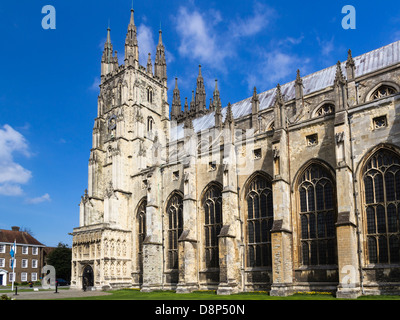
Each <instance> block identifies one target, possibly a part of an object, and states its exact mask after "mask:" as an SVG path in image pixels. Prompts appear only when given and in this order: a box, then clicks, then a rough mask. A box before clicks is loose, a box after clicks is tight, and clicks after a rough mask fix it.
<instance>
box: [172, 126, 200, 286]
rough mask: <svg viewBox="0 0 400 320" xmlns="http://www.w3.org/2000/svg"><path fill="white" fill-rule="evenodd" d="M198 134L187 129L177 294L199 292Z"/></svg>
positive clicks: (189, 128)
mask: <svg viewBox="0 0 400 320" xmlns="http://www.w3.org/2000/svg"><path fill="white" fill-rule="evenodd" d="M196 140H197V139H196V134H195V133H194V131H193V128H191V127H190V126H189V127H188V128H185V149H186V156H185V159H183V178H184V196H183V229H184V231H183V232H182V234H181V236H180V237H179V240H178V263H179V283H178V286H177V288H176V292H177V293H190V292H192V291H194V290H198V288H199V285H198V273H199V270H198V235H197V200H196V199H197V193H196V176H197V174H196V165H197V162H196V150H197V143H196Z"/></svg>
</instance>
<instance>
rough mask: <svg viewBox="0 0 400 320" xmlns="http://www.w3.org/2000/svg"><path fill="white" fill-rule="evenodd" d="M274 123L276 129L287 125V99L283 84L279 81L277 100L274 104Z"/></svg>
mask: <svg viewBox="0 0 400 320" xmlns="http://www.w3.org/2000/svg"><path fill="white" fill-rule="evenodd" d="M274 116H275V120H274V124H275V129H281V128H284V127H285V124H286V109H285V100H284V99H283V95H282V91H281V86H280V84H279V83H278V85H277V86H276V100H275V105H274Z"/></svg>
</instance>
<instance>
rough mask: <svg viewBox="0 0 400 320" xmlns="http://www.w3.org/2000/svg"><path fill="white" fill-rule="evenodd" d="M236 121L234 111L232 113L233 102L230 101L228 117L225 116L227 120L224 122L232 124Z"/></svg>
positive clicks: (227, 111)
mask: <svg viewBox="0 0 400 320" xmlns="http://www.w3.org/2000/svg"><path fill="white" fill-rule="evenodd" d="M234 121H235V119H234V118H233V113H232V106H231V103H230V102H229V103H228V108H227V110H226V117H225V122H224V124H225V125H226V124H231V123H233V122H234Z"/></svg>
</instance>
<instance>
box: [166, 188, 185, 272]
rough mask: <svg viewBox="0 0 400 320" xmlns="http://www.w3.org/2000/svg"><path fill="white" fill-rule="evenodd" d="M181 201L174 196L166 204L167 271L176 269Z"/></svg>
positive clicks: (181, 225) (181, 218)
mask: <svg viewBox="0 0 400 320" xmlns="http://www.w3.org/2000/svg"><path fill="white" fill-rule="evenodd" d="M182 210H183V199H182V197H181V196H180V195H178V194H175V195H174V196H173V197H172V198H171V199H170V200H169V202H168V205H167V216H168V240H167V241H168V242H167V245H168V248H167V251H168V267H169V269H177V268H178V239H179V237H180V236H181V234H182V231H183V215H182Z"/></svg>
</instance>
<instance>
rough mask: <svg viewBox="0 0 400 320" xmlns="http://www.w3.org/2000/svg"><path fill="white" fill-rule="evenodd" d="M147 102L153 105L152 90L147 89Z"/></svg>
mask: <svg viewBox="0 0 400 320" xmlns="http://www.w3.org/2000/svg"><path fill="white" fill-rule="evenodd" d="M147 102H150V103H153V89H152V88H147Z"/></svg>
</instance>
